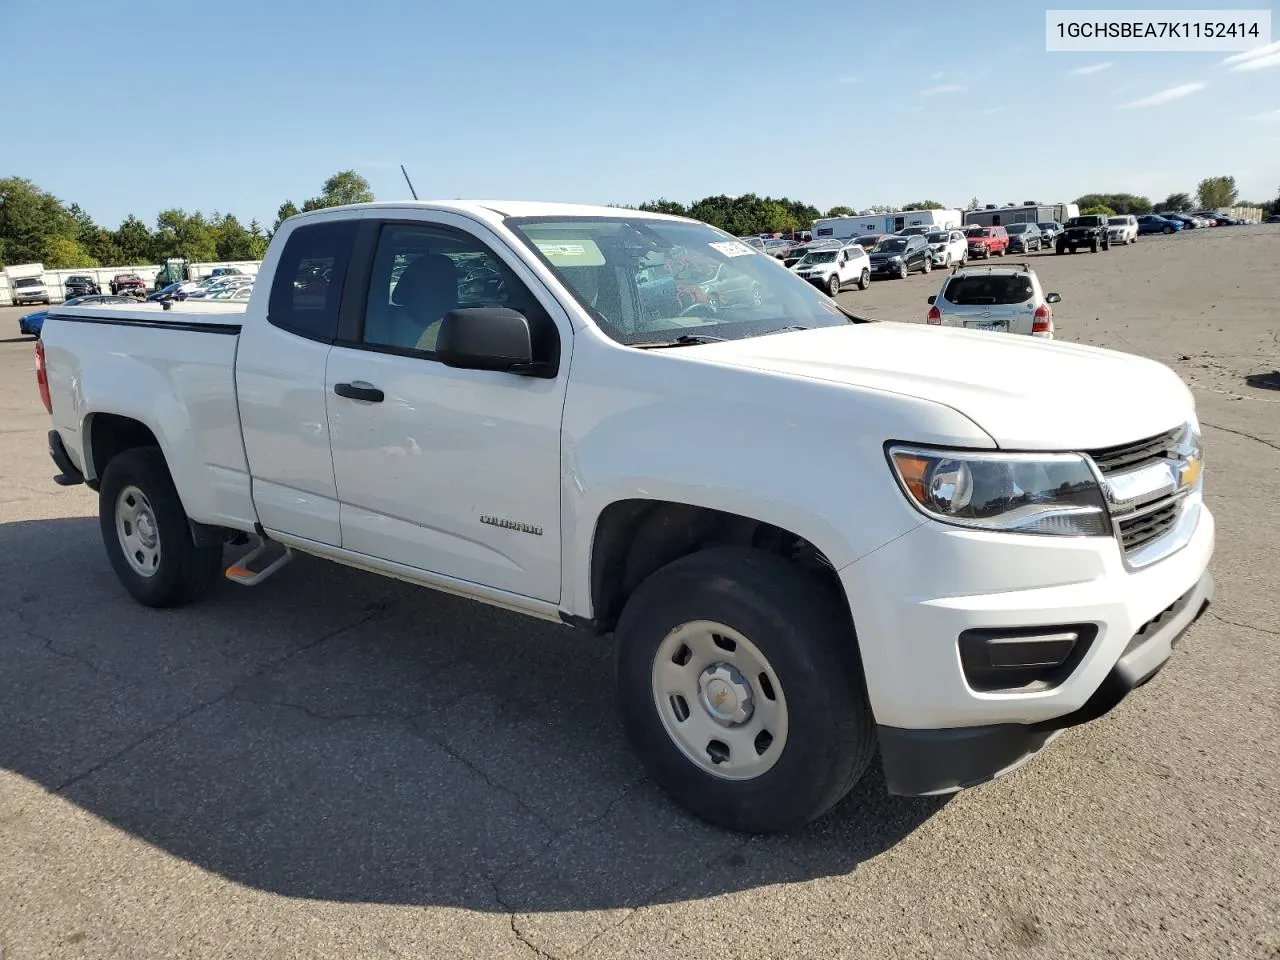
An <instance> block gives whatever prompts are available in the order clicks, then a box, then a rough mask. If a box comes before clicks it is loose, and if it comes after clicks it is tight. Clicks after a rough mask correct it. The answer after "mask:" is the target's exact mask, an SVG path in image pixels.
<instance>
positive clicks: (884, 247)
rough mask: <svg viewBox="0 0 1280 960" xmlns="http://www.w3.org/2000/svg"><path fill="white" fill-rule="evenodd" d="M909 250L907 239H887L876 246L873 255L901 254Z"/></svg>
mask: <svg viewBox="0 0 1280 960" xmlns="http://www.w3.org/2000/svg"><path fill="white" fill-rule="evenodd" d="M905 249H907V238H906V237H885V238H884V239H883V240H881V241H880V242H879V243H877V244H876V246H875V249H874V250H872V251H871V252H872V253H901V252H902V251H903V250H905Z"/></svg>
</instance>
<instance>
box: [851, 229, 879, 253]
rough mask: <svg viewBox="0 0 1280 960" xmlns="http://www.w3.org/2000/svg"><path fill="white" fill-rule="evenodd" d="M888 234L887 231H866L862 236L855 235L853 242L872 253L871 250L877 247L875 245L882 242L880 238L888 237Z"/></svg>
mask: <svg viewBox="0 0 1280 960" xmlns="http://www.w3.org/2000/svg"><path fill="white" fill-rule="evenodd" d="M887 236H888V234H887V233H864V234H863V235H862V236H860V237H854V238H853V242H854V243H856V244H857V245H858V246H860V247H861V248H862V249H863V250H866V251H867V252H868V253H870V252H871V250H872V249H874V248H875V245H876V244H877V243H879V242H880V239H881V238H882V237H887Z"/></svg>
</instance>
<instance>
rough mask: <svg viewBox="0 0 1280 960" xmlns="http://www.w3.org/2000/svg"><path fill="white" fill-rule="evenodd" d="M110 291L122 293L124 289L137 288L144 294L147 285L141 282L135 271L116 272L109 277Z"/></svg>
mask: <svg viewBox="0 0 1280 960" xmlns="http://www.w3.org/2000/svg"><path fill="white" fill-rule="evenodd" d="M110 286H111V292H112V293H115V294H119V293H122V292H123V291H125V290H137V291H139V292H140V293H142V295H143V296H146V293H147V285H146V284H145V283H143V282H142V278H141V277H140V276H138V275H137V274H136V273H117V274H116V275H115V276H114V277H112V278H111V284H110Z"/></svg>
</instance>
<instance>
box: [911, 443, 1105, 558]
mask: <svg viewBox="0 0 1280 960" xmlns="http://www.w3.org/2000/svg"><path fill="white" fill-rule="evenodd" d="M889 462H890V463H891V464H892V465H893V470H894V472H895V474H897V477H898V483H899V484H901V486H902V489H903V491H904V492H905V493H906V495H907V499H908V500H910V501H911V503H912V504H913V505H914V506H915V507H916V508H917V509H918V510H920V511H921V512H922V513H924V514H925V515H926V516H929V517H932V518H933V519H935V520H940V521H942V522H943V523H950V524H954V525H956V526H961V527H976V528H979V529H983V530H1000V531H1004V532H1008V533H1030V534H1045V535H1051V536H1064V537H1102V536H1110V535H1111V524H1110V521H1109V519H1108V516H1107V509H1106V505H1105V503H1104V500H1103V496H1102V490H1101V489H1100V488H1099V487H1098V481H1097V480H1096V478H1095V477H1094V473H1093V471H1092V469H1090V467H1089V464H1088V463H1087V462H1086V460H1085V458H1084V457H1082V456H1079V455H1078V454H1074V453H1062V454H1021V453H994V452H993V453H986V452H970V451H962V450H930V449H928V448H923V447H907V446H894V447H890V448H889Z"/></svg>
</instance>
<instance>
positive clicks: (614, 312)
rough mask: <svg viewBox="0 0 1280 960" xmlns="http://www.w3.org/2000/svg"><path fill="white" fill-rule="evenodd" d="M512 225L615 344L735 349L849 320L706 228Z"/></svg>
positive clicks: (617, 220) (564, 222) (535, 220)
mask: <svg viewBox="0 0 1280 960" xmlns="http://www.w3.org/2000/svg"><path fill="white" fill-rule="evenodd" d="M506 223H507V225H508V226H510V227H511V228H512V230H514V231H515V232H516V234H517V235H518V236H519V237H520V238H521V240H523V241H524V243H525V244H526V245H527V246H528V247H529V249H530V250H532V251H533V252H534V253H535V254H536V255H537V256H538V257H540V258H541V259H542V260H543V261H545V262H546V264H547V265H548V266H549V267H550V269H551V270H552V272H554V273H555V275H556V277H557V278H558V279H559V280H560V281H561V282H563V283H564V284H565V286H566V287H567V288H568V289H569V290H570V291H571V292H572V293H573V295H574V297H575V298H576V299H577V301H578V302H579V303H580V304H581V305H582V306H583V307H584V308H585V309H586V310H587V311H588V312H589V313H590V314H591V316H592V318H593V319H594V320H595V322H596V324H597V325H598V326H599V327H600V329H601V331H603V332H604V333H605V334H606V335H607V336H609V337H610V338H612V339H613V340H616V341H617V342H619V343H624V344H636V343H655V342H667V341H671V340H673V339H675V338H677V337H680V336H707V337H720V338H723V339H730V340H736V339H742V338H745V337H754V336H760V335H761V334H765V333H773V332H775V331H777V330H779V329H780V328H783V327H801V328H805V329H809V328H816V327H833V326H840V325H842V324H846V323H849V322H851V321H852V320H853V317H852V316H851V315H850V314H847V313H845V312H844V311H843V310H841V309H840V308H839V307H838V306H837V305H836V303H835V302H834V301H833V300H831V299H830V298H828V297H827V296H826V295H825V294H822V293H820V292H819V291H818V290H817V289H816V288H814V287H813V286H812V285H810V284H809V283H808V282H806V281H805V280H803V279H802V278H800V277H798V276H796V275H795V274H794V273H792V272H791V271H790V270H782V269H780V268H779V266H778V264H777V263H776V262H771V258H767V257H765V256H763V255H761V254H759V253H757V252H755V251H754V250H752V249H751V247H749V246H747V245H746V244H745V243H743V242H742V241H741V240H738V239H736V238H734V237H731V236H729V235H728V234H726V233H723V232H721V231H719V230H716V229H714V228H713V227H709V226H707V225H706V224H702V223H688V222H685V221H680V220H657V219H649V218H647V217H635V218H628V217H625V216H618V217H559V218H542V217H512V218H508V219H507V221H506Z"/></svg>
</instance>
